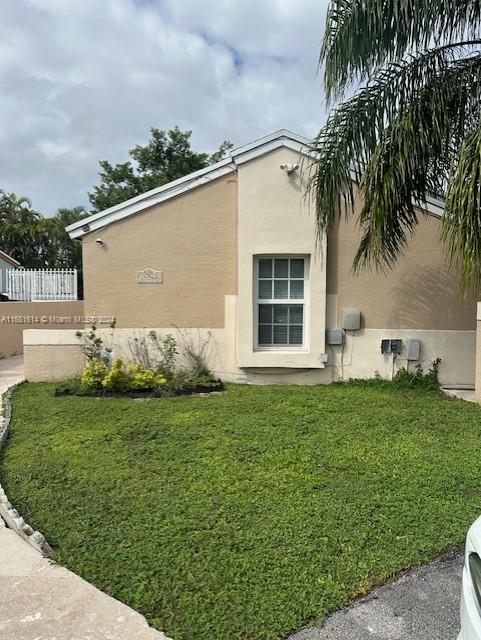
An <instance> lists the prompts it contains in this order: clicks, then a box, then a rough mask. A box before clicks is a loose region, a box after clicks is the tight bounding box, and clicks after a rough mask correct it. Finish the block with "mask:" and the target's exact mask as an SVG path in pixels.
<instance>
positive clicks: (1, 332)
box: [0, 300, 84, 357]
mask: <svg viewBox="0 0 481 640" xmlns="http://www.w3.org/2000/svg"><path fill="white" fill-rule="evenodd" d="M83 309H84V303H83V300H72V301H61V302H2V303H0V356H1V357H8V356H13V355H17V354H19V353H22V352H23V332H24V330H25V329H41V330H42V331H44V330H46V329H62V328H64V327H65V328H66V329H83V324H82V323H79V322H74V319H75V316H82V315H83ZM56 316H59V318H67V319H69V318H70V319H71V321H68V322H66V323H65V324H64V323H62V322H57V321H56ZM29 317H30V318H32V321H31V322H28V320H27V319H28V318H29ZM23 319H25V320H26V321H25V322H24V321H22V320H23Z"/></svg>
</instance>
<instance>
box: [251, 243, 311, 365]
mask: <svg viewBox="0 0 481 640" xmlns="http://www.w3.org/2000/svg"><path fill="white" fill-rule="evenodd" d="M296 258H297V259H302V260H304V275H303V278H302V281H303V283H304V296H303V297H302V298H285V299H284V298H282V299H280V298H272V299H267V298H259V261H260V260H264V259H267V260H278V259H280V260H282V259H284V260H293V259H294V260H295V259H296ZM253 259H254V269H253V275H254V278H253V280H254V282H253V287H254V290H253V292H252V293H253V298H254V305H253V312H254V313H253V323H254V327H253V329H254V331H253V336H254V345H253V347H254V351H255V352H258V351H273V352H275V353H282V352H288V353H306V352H307V351H308V348H307V345H308V344H309V337H310V336H309V311H310V307H309V300H310V295H309V282H310V277H309V275H310V268H311V260H310V256H309V255H307V254H297V253H272V254H256V255H254V256H253ZM274 279H275V278H274V273H273V274H272V278H271V280H274ZM281 279H283V278H281ZM287 280H288V281H289V282H290V280H291V278H290V275H289V276H288V278H287ZM293 280H301V278H293ZM261 304H268V305H281V304H284V305H294V304H297V305H301V306H302V344H292V345H289V344H279V345H276V344H272V345H260V344H259V305H261ZM288 328H289V326H288Z"/></svg>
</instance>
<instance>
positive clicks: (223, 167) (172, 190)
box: [66, 129, 309, 238]
mask: <svg viewBox="0 0 481 640" xmlns="http://www.w3.org/2000/svg"><path fill="white" fill-rule="evenodd" d="M308 145H309V140H308V139H307V138H304V137H303V136H300V135H299V134H296V133H292V132H291V131H288V130H287V129H281V130H279V131H275V132H274V133H271V134H269V135H268V136H265V137H264V138H260V139H259V140H256V141H254V142H251V143H250V144H247V145H244V146H243V147H239V148H237V149H233V150H232V151H231V152H230V154H229V156H227V157H226V158H224V159H222V160H220V161H219V162H217V163H216V164H213V165H211V166H210V167H205V168H204V169H200V170H199V171H195V172H194V173H190V174H189V175H187V176H184V177H182V178H179V179H177V180H173V181H172V182H169V183H168V184H165V185H163V186H161V187H157V188H156V189H152V190H151V191H147V192H146V193H143V194H141V195H139V196H135V197H134V198H130V200H126V201H125V202H121V203H120V204H117V205H115V206H113V207H109V208H108V209H105V210H104V211H100V212H99V213H94V214H93V215H91V216H89V217H88V218H83V219H82V220H79V221H78V222H74V223H73V224H71V225H69V226H68V227H67V228H66V231H67V232H68V233H69V235H70V237H71V238H80V237H82V236H84V235H85V234H86V233H90V232H91V231H95V230H98V229H101V228H102V227H104V226H106V225H108V224H111V223H112V222H117V221H118V220H122V219H123V218H126V217H127V216H130V215H133V214H134V213H138V212H139V211H142V210H143V209H147V208H148V207H152V206H153V205H156V204H159V203H161V202H165V201H166V200H169V199H170V198H174V197H176V196H179V195H181V194H182V193H186V192H187V191H191V190H192V189H195V188H197V187H199V186H201V185H203V184H206V183H207V182H210V181H211V180H215V179H217V178H220V177H222V176H224V175H227V174H228V173H232V172H234V171H235V170H236V168H237V166H238V165H240V164H243V163H244V162H248V161H249V160H252V159H253V158H256V157H259V156H262V155H264V154H266V153H269V152H270V151H273V150H274V149H278V148H280V147H287V148H289V149H293V150H294V151H297V152H299V153H304V154H305V155H308V148H307V147H308ZM85 229H87V230H85Z"/></svg>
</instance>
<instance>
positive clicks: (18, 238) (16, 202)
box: [0, 190, 42, 267]
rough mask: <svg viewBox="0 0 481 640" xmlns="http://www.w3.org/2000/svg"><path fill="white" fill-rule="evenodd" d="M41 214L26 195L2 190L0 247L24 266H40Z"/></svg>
mask: <svg viewBox="0 0 481 640" xmlns="http://www.w3.org/2000/svg"><path fill="white" fill-rule="evenodd" d="M41 219H42V217H41V215H40V214H39V213H38V212H37V211H34V210H33V209H32V203H31V202H30V200H29V199H28V198H25V197H24V196H17V195H16V194H15V193H7V192H5V191H1V190H0V248H1V249H3V250H4V251H6V252H7V253H8V254H9V255H11V256H12V258H15V260H18V261H19V262H20V264H21V265H23V266H24V267H38V266H41V265H40V264H39V255H38V242H37V239H38V233H39V225H40V224H41Z"/></svg>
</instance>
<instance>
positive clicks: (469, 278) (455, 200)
mask: <svg viewBox="0 0 481 640" xmlns="http://www.w3.org/2000/svg"><path fill="white" fill-rule="evenodd" d="M442 238H443V240H444V242H445V245H446V248H447V250H448V256H449V258H450V261H451V264H453V265H455V266H456V268H457V269H458V271H459V273H460V275H461V279H462V285H463V288H464V289H465V290H466V289H467V288H468V286H470V285H475V286H476V287H480V286H481V122H479V123H478V126H477V128H476V129H475V130H474V131H473V132H472V133H470V134H469V135H467V136H466V138H465V140H464V142H463V145H462V148H461V152H460V154H459V159H458V161H457V162H456V164H455V166H453V171H452V175H451V176H450V181H449V188H448V192H447V196H446V203H445V215H444V217H443V223H442Z"/></svg>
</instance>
